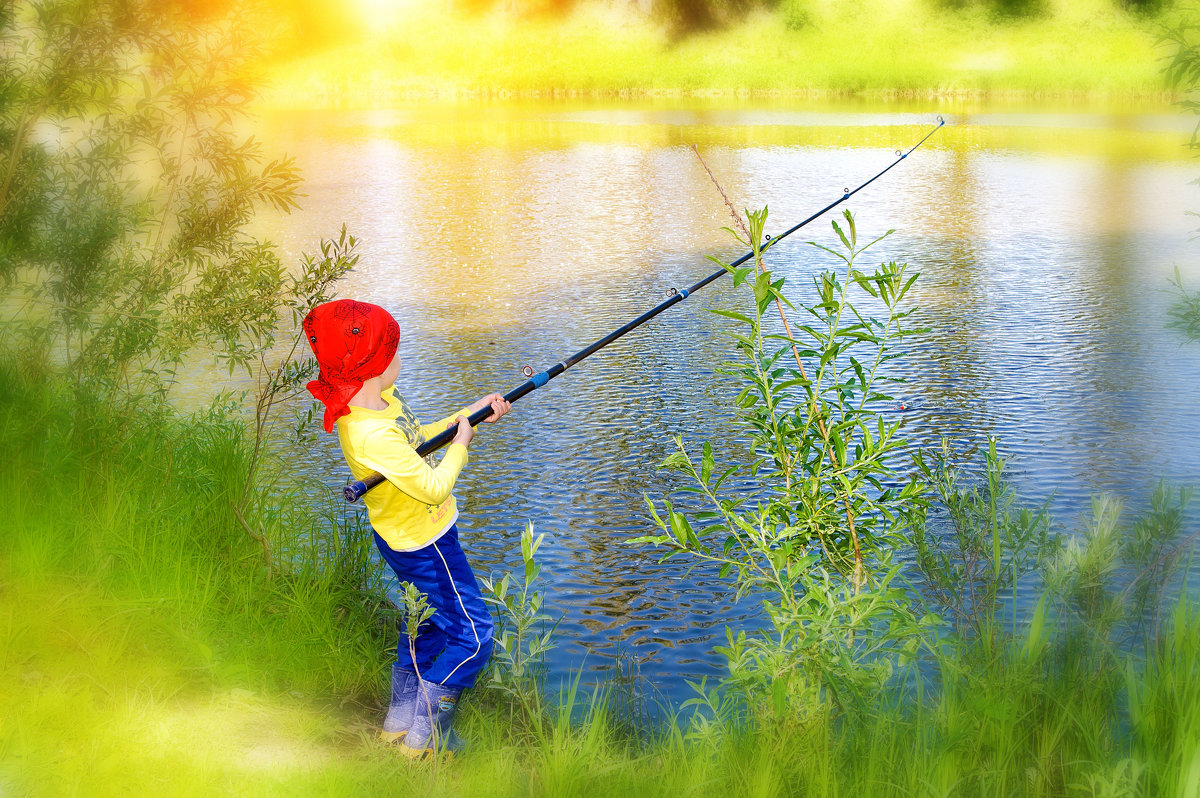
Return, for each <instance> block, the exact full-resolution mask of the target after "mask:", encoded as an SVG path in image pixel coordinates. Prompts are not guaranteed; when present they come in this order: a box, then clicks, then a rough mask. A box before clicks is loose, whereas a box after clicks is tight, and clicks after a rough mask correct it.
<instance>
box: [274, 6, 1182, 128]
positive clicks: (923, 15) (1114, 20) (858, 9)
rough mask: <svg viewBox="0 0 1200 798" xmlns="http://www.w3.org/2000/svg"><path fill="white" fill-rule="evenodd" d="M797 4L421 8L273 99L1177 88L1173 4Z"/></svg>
mask: <svg viewBox="0 0 1200 798" xmlns="http://www.w3.org/2000/svg"><path fill="white" fill-rule="evenodd" d="M793 5H794V4H793ZM850 5H853V6H854V7H853V8H849V6H850ZM788 8H790V6H788V5H787V4H785V5H784V6H781V7H780V9H779V10H776V11H774V12H765V11H763V12H756V13H754V14H752V15H750V16H748V17H747V18H745V19H744V20H743V21H741V22H739V23H736V24H734V25H732V26H730V27H728V28H725V29H722V30H719V31H714V32H706V33H698V34H692V35H688V36H685V37H682V38H673V37H672V36H671V35H670V33H669V32H668V31H667V30H666V29H664V28H663V27H662V26H660V25H656V24H654V23H653V22H651V21H646V20H632V19H631V18H630V17H629V16H628V15H627V14H624V13H618V12H615V11H613V10H612V9H611V8H608V7H605V6H597V5H585V6H583V7H581V8H580V9H579V10H577V11H576V12H575V13H573V14H572V15H571V16H569V17H567V18H565V19H562V20H554V21H546V20H523V19H514V18H511V17H507V16H504V15H501V14H493V15H490V16H483V17H480V16H470V15H464V14H454V13H438V14H433V13H431V12H428V11H424V12H423V11H420V10H419V7H418V10H415V11H413V12H412V13H409V14H407V15H406V16H405V17H404V19H403V20H401V21H398V22H396V23H395V24H394V25H393V26H391V27H383V28H380V29H379V30H378V31H377V32H376V34H375V35H374V36H370V37H366V38H364V39H362V40H359V41H354V42H351V43H345V44H342V45H340V46H338V47H335V48H332V49H328V50H326V51H324V52H319V53H312V54H308V55H305V56H303V57H294V58H290V59H287V60H284V61H280V62H277V63H275V64H274V65H273V66H271V67H270V68H269V70H268V73H267V74H268V78H269V83H270V85H269V88H268V89H267V91H266V93H265V95H264V101H265V104H266V105H267V106H268V107H271V108H366V107H387V106H389V105H394V104H396V103H401V102H412V101H414V100H445V99H473V98H489V97H494V98H511V97H538V98H574V97H619V98H639V97H770V96H779V97H810V98H811V97H841V96H867V97H875V98H879V99H904V98H919V99H931V98H936V99H957V100H963V99H981V98H988V99H998V100H1008V101H1014V100H1019V101H1038V102H1046V101H1053V102H1056V103H1062V102H1071V103H1088V104H1105V103H1113V102H1127V101H1129V100H1131V99H1134V100H1139V101H1142V102H1150V103H1162V104H1167V103H1169V102H1170V100H1171V99H1172V96H1171V95H1170V93H1169V92H1168V91H1167V86H1166V85H1165V83H1164V81H1163V78H1162V73H1161V70H1162V67H1163V65H1164V62H1163V59H1164V58H1165V56H1166V50H1165V49H1164V47H1163V46H1162V45H1161V43H1160V39H1161V36H1162V34H1163V32H1164V31H1165V29H1166V26H1167V25H1170V24H1172V20H1173V19H1174V17H1172V16H1171V15H1170V14H1168V13H1164V14H1163V15H1161V16H1159V17H1144V16H1138V15H1134V14H1130V13H1128V12H1126V11H1124V10H1122V9H1121V8H1118V7H1116V6H1115V5H1110V4H1108V3H1099V2H1097V3H1081V2H1073V3H1061V4H1057V5H1055V6H1053V7H1052V8H1051V9H1050V10H1048V11H1046V12H1045V13H1043V14H1042V15H1039V16H1037V17H1034V18H1027V19H997V18H995V17H994V16H991V15H989V14H988V13H986V12H985V11H984V10H983V9H982V8H980V7H975V8H968V9H957V10H955V9H948V8H945V7H935V6H931V5H929V4H926V3H920V2H916V0H910V1H909V2H904V3H885V2H882V0H865V2H863V3H859V4H840V5H835V4H828V5H822V4H813V9H812V10H811V12H810V13H808V15H807V16H805V18H804V19H803V20H802V21H797V20H796V19H794V13H792V12H789V11H788ZM790 13H792V16H789V14H790Z"/></svg>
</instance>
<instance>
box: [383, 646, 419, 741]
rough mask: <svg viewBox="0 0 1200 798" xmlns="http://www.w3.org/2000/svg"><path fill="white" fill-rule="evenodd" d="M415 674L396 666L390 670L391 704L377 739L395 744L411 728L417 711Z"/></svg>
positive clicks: (416, 680)
mask: <svg viewBox="0 0 1200 798" xmlns="http://www.w3.org/2000/svg"><path fill="white" fill-rule="evenodd" d="M418 681H419V680H418V679H417V674H415V673H413V672H412V671H410V670H408V669H406V668H402V667H400V666H399V664H397V665H396V666H394V667H393V668H392V702H391V704H390V705H389V706H388V712H387V717H386V718H384V719H383V731H381V732H379V739H381V740H383V741H384V742H385V743H395V742H399V741H400V740H403V739H404V736H405V735H406V734H408V729H409V727H410V726H412V722H413V715H414V714H415V712H416V709H417V683H418Z"/></svg>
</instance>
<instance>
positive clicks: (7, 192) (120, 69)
mask: <svg viewBox="0 0 1200 798" xmlns="http://www.w3.org/2000/svg"><path fill="white" fill-rule="evenodd" d="M3 8H4V11H3V16H2V17H0V42H2V45H3V46H2V47H0V280H2V281H3V285H4V288H5V290H6V294H7V297H6V299H7V301H6V306H7V307H8V308H9V311H8V312H7V313H6V314H5V318H4V323H5V327H6V329H5V332H6V338H8V339H9V340H10V341H14V342H16V343H17V345H18V346H19V347H21V348H22V349H23V350H24V351H26V352H27V353H30V354H32V355H34V356H35V357H38V358H40V359H44V360H46V361H49V362H53V363H56V364H58V365H59V366H61V367H62V368H63V369H64V370H65V371H67V372H69V373H70V374H71V375H72V377H73V379H74V380H75V381H76V383H77V384H81V385H82V384H85V383H86V384H87V385H88V386H90V388H91V389H92V390H101V391H105V392H112V393H121V394H125V395H128V396H140V395H145V394H147V393H153V392H155V391H162V390H165V387H166V386H167V385H169V384H170V382H171V375H172V374H173V373H174V370H175V368H176V367H177V365H178V364H179V363H180V362H181V361H182V360H183V358H184V356H185V355H186V354H188V353H189V352H192V351H194V350H195V349H196V348H197V347H203V348H204V349H206V350H207V351H211V352H212V353H214V354H215V355H216V357H217V358H218V360H219V361H221V362H224V363H226V364H227V365H228V366H229V368H230V370H231V371H232V370H233V369H235V368H239V367H240V368H244V369H253V368H254V366H255V365H256V364H258V363H259V361H260V358H261V356H262V354H263V353H264V351H266V349H267V348H269V347H270V346H271V345H272V344H273V343H274V342H275V340H274V336H275V333H276V329H277V324H278V323H279V321H280V320H281V315H282V314H284V313H285V312H286V308H287V306H288V305H292V304H296V303H297V302H300V303H301V304H303V300H302V299H301V295H303V294H304V293H305V292H306V291H307V292H309V293H311V291H312V290H316V291H317V293H320V292H321V286H327V285H328V283H329V282H331V280H332V279H333V278H334V277H335V276H336V274H335V273H340V272H339V269H340V270H344V268H346V267H347V266H348V264H346V263H342V264H341V265H340V266H339V267H335V268H332V271H330V270H329V268H327V269H326V270H325V273H324V274H322V275H319V276H318V275H315V274H313V273H307V272H306V274H304V275H301V276H300V277H296V276H293V275H291V274H289V271H288V270H287V269H286V268H285V267H284V265H283V263H282V262H281V260H280V257H279V255H278V253H277V251H276V249H275V247H274V246H273V245H272V244H271V243H270V242H269V241H266V240H263V239H261V238H259V237H256V236H255V235H254V234H252V233H251V232H250V230H249V225H250V222H251V220H252V219H253V218H254V215H255V213H257V212H259V211H260V210H262V209H274V210H277V211H280V212H287V211H290V210H291V209H293V208H295V207H296V203H297V200H298V198H299V196H300V194H299V174H298V172H297V169H296V167H295V165H294V163H293V161H292V160H291V159H289V158H285V157H281V158H274V159H272V158H268V156H267V155H266V153H265V150H264V148H263V146H262V144H261V143H260V142H258V141H256V140H255V139H254V138H253V137H247V136H244V135H242V134H241V133H239V131H238V122H239V121H240V120H241V119H242V118H244V117H245V115H246V111H247V104H248V103H249V102H250V101H251V99H252V98H253V96H254V89H253V85H254V81H253V73H252V70H251V64H252V63H253V62H254V59H255V58H257V57H258V56H259V55H260V54H261V51H260V48H259V46H258V45H257V44H256V43H255V42H253V41H248V40H246V39H245V37H244V36H243V35H242V33H241V31H243V30H245V29H247V27H250V26H249V25H248V24H247V22H246V19H245V16H244V15H239V16H238V17H237V18H236V19H235V18H234V17H233V16H232V15H230V16H227V17H223V18H214V19H207V20H205V21H204V22H203V23H197V22H194V21H192V20H191V18H189V17H188V16H187V15H184V14H182V13H177V12H176V11H174V10H173V9H172V8H171V7H170V6H169V5H168V4H163V3H156V2H152V1H151V0H43V1H42V2H30V1H28V0H24V1H21V2H16V3H10V4H5V5H4V6H3ZM314 265H315V264H314ZM326 265H327V266H330V264H326ZM314 280H315V282H314ZM318 284H319V285H318Z"/></svg>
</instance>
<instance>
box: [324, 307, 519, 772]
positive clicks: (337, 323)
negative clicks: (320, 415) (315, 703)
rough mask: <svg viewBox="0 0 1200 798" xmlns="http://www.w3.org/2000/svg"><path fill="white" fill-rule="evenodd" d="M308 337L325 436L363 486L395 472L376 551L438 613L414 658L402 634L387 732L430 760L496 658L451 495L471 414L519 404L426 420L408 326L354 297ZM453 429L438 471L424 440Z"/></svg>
mask: <svg viewBox="0 0 1200 798" xmlns="http://www.w3.org/2000/svg"><path fill="white" fill-rule="evenodd" d="M304 332H305V335H306V336H307V337H308V343H309V345H310V346H311V347H312V350H313V353H314V354H315V355H316V357H317V363H318V364H319V365H320V367H321V371H320V375H319V377H318V378H317V379H316V380H314V381H312V382H310V383H308V390H309V391H311V392H312V394H313V396H315V397H316V398H317V399H319V400H320V401H321V402H322V403H323V404H324V405H325V419H324V421H325V431H326V432H332V431H333V426H334V424H335V423H336V425H337V428H338V441H339V443H340V444H341V447H342V454H343V455H345V457H346V462H347V463H348V464H349V466H350V471H351V473H353V474H354V478H355V479H362V478H363V477H365V476H366V475H367V474H369V473H370V472H372V471H377V472H379V473H380V474H383V475H384V476H385V477H387V480H386V481H385V482H383V483H381V484H380V485H379V486H378V487H377V488H375V489H374V490H373V491H371V492H370V493H368V494H367V495H366V505H367V513H368V515H369V517H370V519H371V526H372V527H373V528H374V530H375V545H376V546H377V547H378V548H379V553H380V554H381V555H383V559H384V560H385V561H387V564H388V565H389V566H391V568H392V570H393V571H395V573H396V578H398V579H399V580H401V581H403V582H412V583H413V584H414V585H416V587H417V589H419V590H420V591H421V592H422V593H425V594H426V596H427V597H428V601H429V605H430V606H431V607H433V609H434V614H433V616H432V617H431V618H430V619H429V621H427V622H426V623H425V624H423V625H422V627H421V629H420V631H419V633H418V635H417V638H416V642H415V646H414V648H415V654H416V656H415V658H414V657H413V655H412V654H410V652H409V647H408V641H407V638H406V637H404V636H403V635H401V638H400V644H399V646H398V647H397V651H396V665H395V667H394V668H393V671H392V698H391V705H390V707H389V708H388V713H387V718H386V719H385V720H384V722H383V731H382V732H381V733H380V736H381V738H382V739H383V740H385V741H387V742H398V743H399V744H400V750H401V752H402V753H403V754H404V755H405V756H408V757H411V758H416V757H422V756H426V755H432V754H433V753H434V752H435V751H436V750H437V749H438V748H439V747H442V748H444V747H446V744H447V741H448V735H449V732H450V724H451V722H452V721H453V718H454V707H455V702H456V701H457V699H458V696H459V694H460V693H461V692H462V691H463V690H464V689H466V688H467V687H470V686H471V685H472V684H474V683H475V677H476V676H477V675H478V674H479V672H480V671H481V670H482V669H483V666H484V665H485V664H486V663H487V660H488V657H489V656H490V655H491V651H492V619H491V616H490V615H489V614H488V610H487V607H486V606H485V605H484V603H483V598H482V596H481V595H480V592H479V586H478V585H477V584H476V582H475V575H474V574H473V573H472V572H471V567H470V566H469V565H468V564H467V559H466V556H465V555H464V554H463V550H462V547H461V546H460V545H459V543H458V528H457V527H456V526H455V521H456V520H457V519H458V510H457V509H456V505H455V502H454V496H453V495H451V493H450V491H451V489H452V488H453V487H454V481H455V479H456V478H457V477H458V473H459V471H461V470H462V468H463V466H464V465H466V463H467V446H468V445H469V444H470V443H471V439H472V438H473V437H474V434H475V431H474V430H473V429H472V428H471V425H470V424H469V423H467V419H466V416H469V415H470V414H471V413H474V412H476V411H477V410H482V409H483V408H485V407H488V406H489V405H490V406H491V408H492V415H491V416H490V417H489V418H487V419H486V420H487V421H490V422H495V421H496V420H498V419H499V418H500V417H501V416H503V415H504V414H505V413H507V412H508V411H509V409H510V407H511V406H510V404H509V403H508V402H506V401H504V397H503V396H501V395H500V394H498V393H494V394H489V395H488V396H485V397H483V398H482V399H480V400H479V401H477V402H476V403H475V404H473V405H471V406H470V407H466V408H463V409H462V410H460V411H459V412H458V413H456V414H455V415H454V416H451V417H450V418H447V419H443V420H442V421H439V422H437V423H435V424H426V425H421V424H419V423H418V422H417V420H416V419H415V418H414V417H413V414H412V411H411V410H409V408H408V405H406V404H405V403H404V400H403V399H401V398H399V397H398V396H396V393H395V391H396V387H395V385H393V383H394V382H395V380H396V377H397V376H398V375H399V373H400V356H399V355H398V354H397V353H396V347H397V345H398V344H399V341H400V326H399V325H398V324H397V323H396V320H395V319H393V318H392V317H391V315H390V314H389V313H388V312H387V311H386V310H384V309H383V308H381V307H379V306H378V305H371V304H368V303H366V302H355V301H352V300H349V299H341V300H337V301H336V302H328V303H326V304H324V305H318V306H317V307H315V308H313V309H312V310H311V311H310V312H309V314H308V315H307V316H306V317H305V319H304ZM456 422H457V424H458V432H457V434H456V435H455V436H454V440H453V442H452V443H451V444H450V445H449V446H448V447H447V448H446V453H445V455H444V456H443V457H442V461H441V463H440V464H439V465H438V466H437V467H436V468H434V467H432V466H431V465H430V464H429V463H428V462H426V461H425V460H422V459H421V458H420V457H418V456H417V453H416V451H415V450H416V448H417V447H418V446H419V445H420V444H421V443H422V442H423V441H425V440H426V439H427V438H429V437H431V436H433V435H436V434H437V433H439V432H441V431H442V430H443V429H446V428H448V427H449V426H451V425H453V424H454V423H456ZM430 459H432V455H431V456H430ZM414 659H415V661H414Z"/></svg>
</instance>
